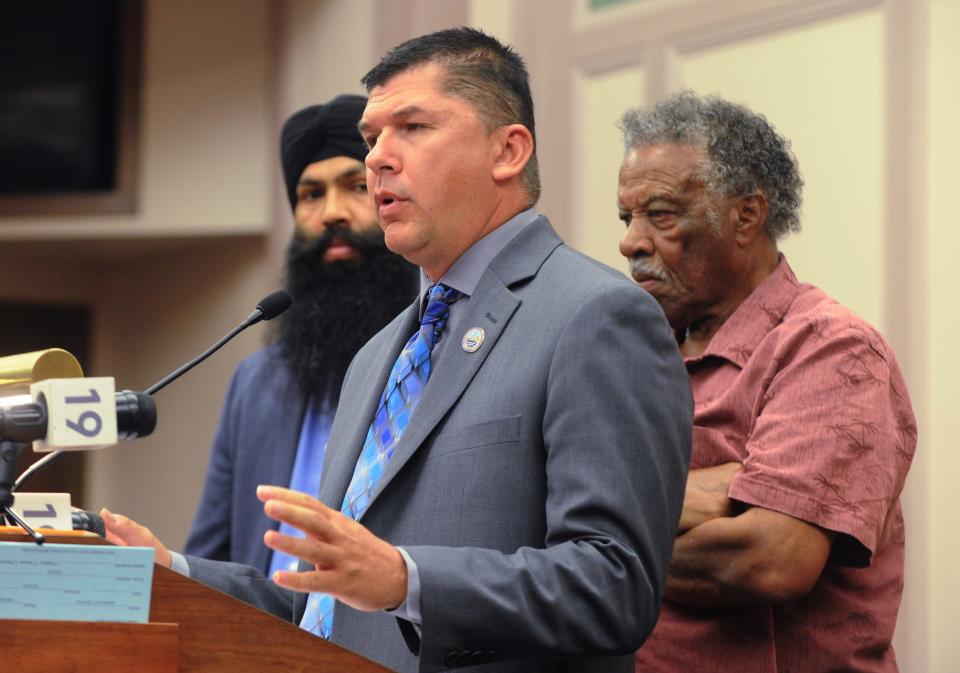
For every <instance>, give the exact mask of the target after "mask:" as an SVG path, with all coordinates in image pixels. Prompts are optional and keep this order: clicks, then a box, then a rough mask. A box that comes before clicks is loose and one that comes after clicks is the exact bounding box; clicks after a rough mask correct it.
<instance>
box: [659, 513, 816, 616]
mask: <svg viewBox="0 0 960 673" xmlns="http://www.w3.org/2000/svg"><path fill="white" fill-rule="evenodd" d="M831 542H832V534H829V533H827V532H825V531H823V530H821V529H819V528H817V527H815V526H812V525H810V524H807V523H805V522H802V521H799V520H797V519H793V518H792V517H788V516H787V515H785V514H780V513H777V512H772V511H769V510H765V509H762V508H753V509H751V510H748V511H747V512H745V513H743V514H741V515H740V516H736V517H723V518H718V519H713V520H710V521H707V522H706V523H704V524H702V525H700V526H697V527H695V528H692V529H691V530H690V531H688V532H687V533H685V534H683V535H680V536H679V537H677V539H676V541H675V543H674V549H673V559H672V561H671V564H670V573H669V575H668V577H667V586H666V590H665V593H664V596H665V598H666V599H667V600H669V601H672V602H674V603H679V604H681V605H687V606H691V607H703V608H710V607H734V606H740V605H755V604H767V603H781V602H784V601H788V600H793V599H795V598H798V597H800V596H803V595H805V594H806V593H808V592H809V591H810V589H811V588H812V587H813V585H814V584H815V583H816V580H817V578H818V577H819V576H820V573H821V572H822V570H823V566H824V565H825V563H826V559H827V556H828V555H829V551H830V544H831Z"/></svg>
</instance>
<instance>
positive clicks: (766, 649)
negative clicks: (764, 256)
mask: <svg viewBox="0 0 960 673" xmlns="http://www.w3.org/2000/svg"><path fill="white" fill-rule="evenodd" d="M686 365H687V371H688V372H689V374H690V381H691V385H692V387H693V396H694V403H695V412H694V434H693V455H692V460H691V469H696V468H701V467H710V466H712V465H718V464H720V463H726V462H730V461H738V462H742V463H743V470H742V471H741V472H739V473H738V474H737V476H736V477H735V478H734V480H733V483H732V484H731V487H730V492H729V495H730V497H731V498H733V499H735V500H737V501H740V502H742V503H745V504H746V505H749V506H757V507H764V508H766V509H770V510H775V511H778V512H783V513H785V514H789V515H791V516H793V517H796V518H798V519H802V520H803V521H807V522H809V523H812V524H815V525H817V526H820V527H822V528H825V529H827V530H830V531H834V532H836V533H837V536H836V538H835V542H834V545H833V549H832V551H831V554H830V557H829V560H828V561H827V565H826V567H825V569H824V571H823V574H822V575H821V577H820V579H819V580H818V581H817V583H816V585H815V586H814V588H813V590H812V591H811V592H810V594H808V595H807V596H805V597H803V598H801V599H799V600H795V601H790V602H786V603H782V604H778V605H762V606H755V607H744V608H730V609H693V608H686V607H683V606H678V605H675V604H671V603H670V602H668V601H665V602H664V604H663V608H662V611H661V616H660V620H659V622H658V623H657V626H656V628H655V629H654V632H653V634H652V635H651V636H650V638H649V639H648V640H647V642H646V643H645V644H644V646H643V647H642V648H641V649H640V650H639V651H638V652H637V671H638V672H639V671H671V672H680V671H684V672H686V671H700V672H707V671H721V670H722V671H737V672H738V673H761V672H762V673H767V672H778V673H815V672H816V673H825V672H827V671H896V670H897V665H896V659H895V657H894V653H893V648H892V646H891V639H892V637H893V629H894V624H895V622H896V614H897V608H898V606H899V604H900V595H901V592H902V589H903V553H904V530H903V516H902V513H901V510H900V501H899V497H900V491H901V489H902V488H903V482H904V479H905V478H906V475H907V469H908V468H909V466H910V461H911V459H912V457H913V452H914V449H915V447H916V439H917V428H916V421H915V419H914V416H913V411H912V410H911V407H910V400H909V397H908V394H907V389H906V385H905V383H904V381H903V377H902V376H901V374H900V370H899V367H898V365H897V362H896V360H895V358H894V356H893V352H892V350H891V349H890V346H889V345H888V344H887V343H886V342H885V341H884V339H883V337H881V336H880V334H879V333H877V331H876V330H875V329H873V328H872V327H871V326H870V325H869V324H867V323H866V322H865V321H864V320H862V319H861V318H859V317H857V316H856V315H855V314H854V313H852V312H851V311H849V310H848V309H846V308H844V307H843V306H841V305H840V304H838V303H837V302H835V301H833V300H832V299H830V298H829V297H827V295H825V294H824V293H823V292H822V291H820V290H818V289H817V288H815V287H813V286H811V285H806V284H804V285H801V284H799V283H798V282H797V279H796V276H794V274H793V271H792V270H791V269H790V267H789V265H788V264H787V261H786V259H785V258H783V257H781V259H780V263H779V265H778V266H777V269H776V270H775V271H774V273H773V274H771V275H770V277H768V278H767V279H766V280H765V281H764V282H763V284H762V285H761V286H760V287H758V288H757V289H756V290H755V291H754V292H753V293H752V294H751V295H750V296H749V297H748V298H747V300H746V301H744V303H743V304H741V305H740V306H739V307H738V308H737V310H736V311H735V312H734V314H733V315H732V316H731V317H730V318H729V319H728V320H727V321H726V322H725V323H724V324H723V325H722V326H721V328H720V329H719V330H718V331H717V333H716V334H715V335H714V337H713V339H711V341H710V344H709V346H708V348H707V350H706V351H705V352H704V353H703V354H702V355H700V356H698V357H694V358H687V360H686Z"/></svg>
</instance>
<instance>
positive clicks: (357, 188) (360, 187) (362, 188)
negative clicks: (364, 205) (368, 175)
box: [351, 181, 367, 194]
mask: <svg viewBox="0 0 960 673" xmlns="http://www.w3.org/2000/svg"><path fill="white" fill-rule="evenodd" d="M351 189H352V190H353V191H354V192H357V193H359V194H366V193H367V183H366V182H365V181H364V182H358V183H356V184H355V185H353V187H351Z"/></svg>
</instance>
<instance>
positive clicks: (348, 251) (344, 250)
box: [323, 236, 357, 262]
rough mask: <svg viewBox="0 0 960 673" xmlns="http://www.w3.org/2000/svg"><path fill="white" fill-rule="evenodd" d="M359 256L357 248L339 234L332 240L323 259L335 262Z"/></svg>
mask: <svg viewBox="0 0 960 673" xmlns="http://www.w3.org/2000/svg"><path fill="white" fill-rule="evenodd" d="M356 256H357V249H356V248H355V247H353V246H352V245H351V244H349V243H347V242H346V241H344V240H343V239H342V238H340V237H339V236H337V237H335V238H334V239H333V240H332V241H330V245H328V246H327V249H326V251H325V252H324V253H323V259H324V261H327V262H335V261H337V260H340V259H353V258H355V257H356Z"/></svg>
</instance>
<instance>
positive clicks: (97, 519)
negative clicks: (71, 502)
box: [70, 509, 107, 537]
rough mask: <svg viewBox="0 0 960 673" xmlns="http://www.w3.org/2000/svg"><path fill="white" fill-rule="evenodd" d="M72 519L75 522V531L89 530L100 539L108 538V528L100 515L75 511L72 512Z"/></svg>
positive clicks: (79, 510)
mask: <svg viewBox="0 0 960 673" xmlns="http://www.w3.org/2000/svg"><path fill="white" fill-rule="evenodd" d="M70 518H71V519H72V520H73V530H88V531H90V532H91V533H96V534H97V535H99V536H100V537H106V536H107V526H106V524H104V522H103V517H102V516H100V515H99V514H94V513H93V512H87V511H85V510H82V509H75V510H73V511H72V512H70Z"/></svg>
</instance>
